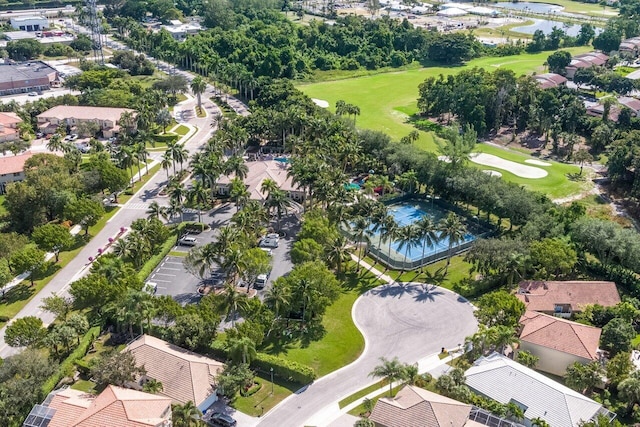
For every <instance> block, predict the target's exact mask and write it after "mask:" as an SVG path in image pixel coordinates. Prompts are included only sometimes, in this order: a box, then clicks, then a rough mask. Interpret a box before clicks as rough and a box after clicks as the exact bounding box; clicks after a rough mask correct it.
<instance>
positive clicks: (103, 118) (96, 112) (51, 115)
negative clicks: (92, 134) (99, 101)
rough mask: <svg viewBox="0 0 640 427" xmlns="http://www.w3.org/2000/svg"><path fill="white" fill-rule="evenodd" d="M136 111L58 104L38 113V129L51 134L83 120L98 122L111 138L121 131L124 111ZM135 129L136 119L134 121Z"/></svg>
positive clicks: (103, 131) (133, 113)
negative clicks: (63, 126) (62, 127)
mask: <svg viewBox="0 0 640 427" xmlns="http://www.w3.org/2000/svg"><path fill="white" fill-rule="evenodd" d="M126 112H129V113H132V115H133V118H134V119H135V111H134V110H131V109H129V108H111V107H86V106H80V105H58V106H55V107H53V108H51V109H49V110H47V111H45V112H44V113H41V114H39V115H38V129H39V130H40V131H41V132H44V133H46V134H51V133H54V132H55V131H56V129H58V126H60V124H64V125H66V126H68V127H69V128H71V129H74V128H75V127H76V126H77V125H79V124H80V123H83V122H92V123H96V124H97V125H98V127H99V129H100V131H102V135H103V136H104V137H105V138H111V137H112V136H115V135H117V134H118V133H119V132H120V118H121V117H122V114H123V113H126ZM132 125H133V129H134V130H135V120H133V121H132Z"/></svg>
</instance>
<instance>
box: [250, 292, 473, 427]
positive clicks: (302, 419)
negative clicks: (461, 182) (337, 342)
mask: <svg viewBox="0 0 640 427" xmlns="http://www.w3.org/2000/svg"><path fill="white" fill-rule="evenodd" d="M353 314H354V318H355V321H356V324H357V325H358V328H359V329H360V330H361V332H362V333H363V335H364V336H365V340H366V347H365V351H364V353H363V354H362V355H361V356H360V358H359V359H358V360H356V361H355V362H353V363H352V364H350V365H348V366H346V367H344V368H342V369H340V370H338V371H336V372H333V373H331V374H329V375H327V376H325V377H322V378H320V379H319V380H317V381H316V382H314V383H313V384H311V385H310V386H309V387H307V388H306V389H304V390H303V391H301V392H299V393H298V394H294V395H292V396H291V397H290V398H288V399H287V400H285V401H284V402H283V403H281V404H280V405H279V406H277V407H276V408H275V409H273V410H272V411H271V412H269V413H268V414H267V415H266V416H265V417H264V418H262V419H261V420H260V422H259V423H258V426H260V427H299V426H303V425H308V423H306V421H309V419H310V418H311V417H313V416H314V414H316V413H318V412H321V411H322V410H323V408H325V407H327V406H328V405H331V404H332V403H334V402H337V401H338V400H340V399H342V398H343V397H346V396H348V395H350V394H352V393H354V392H356V391H358V390H360V389H361V388H363V387H365V386H366V385H368V384H369V383H371V381H372V378H371V377H370V376H369V373H370V372H371V371H372V370H373V368H374V367H375V366H377V365H379V364H380V361H379V358H380V357H386V358H393V357H396V356H397V357H398V358H399V359H400V360H401V361H402V362H405V363H415V362H417V361H418V360H420V359H422V358H424V357H426V356H428V355H431V354H434V353H437V352H439V351H440V349H441V347H446V348H453V347H456V346H457V345H458V344H459V343H462V342H464V338H465V337H466V336H468V335H471V334H473V333H474V332H475V331H476V330H477V322H476V319H475V317H474V316H473V307H472V306H471V304H469V303H468V302H467V301H466V300H464V299H463V298H461V297H459V296H458V295H457V294H454V293H453V292H449V291H447V290H441V289H438V288H436V289H435V290H429V289H427V288H425V287H423V285H404V286H403V285H399V284H394V285H384V286H380V287H378V288H376V289H372V290H371V291H369V292H367V293H365V294H363V295H362V296H361V297H360V298H359V299H358V301H356V304H355V305H354V308H353Z"/></svg>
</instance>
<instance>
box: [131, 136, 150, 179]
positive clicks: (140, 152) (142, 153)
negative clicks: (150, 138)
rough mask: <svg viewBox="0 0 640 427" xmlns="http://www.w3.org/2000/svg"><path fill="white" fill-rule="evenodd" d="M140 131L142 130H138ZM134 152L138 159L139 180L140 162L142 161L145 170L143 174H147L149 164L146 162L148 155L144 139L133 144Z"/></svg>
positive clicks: (139, 177)
mask: <svg viewBox="0 0 640 427" xmlns="http://www.w3.org/2000/svg"><path fill="white" fill-rule="evenodd" d="M141 132H142V131H140V132H139V133H141ZM134 153H135V155H136V158H137V160H138V179H140V180H141V179H142V177H141V176H140V162H142V163H144V167H145V170H146V172H145V175H148V174H149V164H148V163H147V157H149V152H148V151H147V147H146V145H145V142H144V141H140V142H138V143H136V145H134Z"/></svg>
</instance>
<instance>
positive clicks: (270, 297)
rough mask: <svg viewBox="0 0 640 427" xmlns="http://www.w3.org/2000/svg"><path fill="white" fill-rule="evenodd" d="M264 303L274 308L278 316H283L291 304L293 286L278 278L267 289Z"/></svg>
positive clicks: (274, 312)
mask: <svg viewBox="0 0 640 427" xmlns="http://www.w3.org/2000/svg"><path fill="white" fill-rule="evenodd" d="M264 303H265V304H266V305H267V307H270V308H271V310H273V314H274V315H275V317H276V318H279V317H281V316H282V314H283V313H284V312H285V310H287V311H288V310H289V307H290V306H291V288H290V287H289V285H288V284H287V282H284V281H280V280H276V281H275V283H274V284H273V286H271V288H270V289H269V290H268V291H267V295H266V296H265V298H264Z"/></svg>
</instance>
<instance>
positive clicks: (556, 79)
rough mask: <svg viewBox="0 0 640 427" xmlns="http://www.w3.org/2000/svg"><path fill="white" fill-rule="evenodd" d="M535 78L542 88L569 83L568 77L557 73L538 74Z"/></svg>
mask: <svg viewBox="0 0 640 427" xmlns="http://www.w3.org/2000/svg"><path fill="white" fill-rule="evenodd" d="M533 78H534V79H535V80H536V81H537V82H538V84H539V85H540V88H541V89H550V88H553V87H558V86H564V85H566V84H567V78H566V77H564V76H561V75H560V74H556V73H544V74H537V75H535V76H533Z"/></svg>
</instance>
